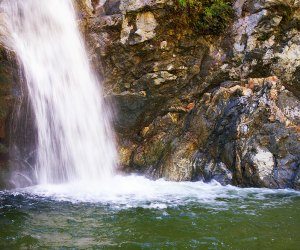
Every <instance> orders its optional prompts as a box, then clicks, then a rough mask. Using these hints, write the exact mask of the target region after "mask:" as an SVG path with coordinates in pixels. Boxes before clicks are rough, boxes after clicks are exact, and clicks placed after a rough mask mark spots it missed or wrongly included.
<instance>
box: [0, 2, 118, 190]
mask: <svg viewBox="0 0 300 250" xmlns="http://www.w3.org/2000/svg"><path fill="white" fill-rule="evenodd" d="M0 8H1V12H2V13H5V14H6V19H5V21H6V23H5V26H6V28H7V30H8V33H9V39H7V41H6V43H7V46H9V47H11V48H12V49H13V50H14V51H15V52H16V54H17V56H18V58H19V60H20V62H21V65H22V67H23V69H24V75H25V80H26V82H27V86H28V91H29V96H30V99H31V103H32V106H33V110H34V114H35V120H36V128H37V133H38V145H37V163H36V166H34V171H35V176H36V180H33V182H37V183H44V184H46V183H68V182H76V181H80V182H86V183H88V182H90V181H92V182H98V183H102V184H103V182H105V181H106V180H109V179H110V178H111V176H112V173H113V168H114V165H115V161H116V153H115V148H114V143H113V135H112V132H111V129H110V127H111V126H110V111H109V107H107V106H105V104H104V101H103V98H102V93H101V88H100V84H99V82H98V81H97V79H96V77H95V75H94V74H93V72H92V71H91V68H90V66H89V62H88V57H87V53H86V51H85V48H84V44H83V41H82V39H81V37H80V33H79V30H78V27H77V23H76V16H75V11H74V8H73V3H72V1H71V0H51V1H49V0H13V1H12V0H4V1H3V2H2V3H1V6H0Z"/></svg>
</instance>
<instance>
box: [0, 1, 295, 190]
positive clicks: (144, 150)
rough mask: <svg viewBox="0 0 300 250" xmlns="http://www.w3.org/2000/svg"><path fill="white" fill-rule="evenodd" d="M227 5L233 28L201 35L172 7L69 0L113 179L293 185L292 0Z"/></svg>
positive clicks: (167, 4) (163, 3)
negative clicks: (92, 75) (110, 142)
mask: <svg viewBox="0 0 300 250" xmlns="http://www.w3.org/2000/svg"><path fill="white" fill-rule="evenodd" d="M200 2H201V1H200ZM202 2H203V1H202ZM206 2H209V1H206ZM211 2H214V1H211ZM225 2H228V5H229V6H230V8H231V9H232V17H231V18H230V20H229V21H228V22H227V23H226V25H225V24H224V25H223V26H222V29H220V31H219V32H218V30H217V31H216V29H215V28H214V29H213V30H210V29H209V28H208V29H206V30H204V29H203V30H202V31H203V32H201V29H198V30H196V29H195V26H194V25H190V24H189V23H187V21H186V20H187V19H186V18H187V16H186V15H188V14H186V13H183V11H184V10H183V9H182V8H180V6H179V5H178V2H177V1H176V0H76V4H77V7H78V19H79V25H80V27H81V30H82V32H83V33H84V35H85V40H86V43H87V48H88V50H89V54H90V58H91V61H92V63H93V65H94V68H95V70H96V71H97V72H98V73H99V76H100V77H101V78H102V82H103V85H104V89H105V93H106V98H107V101H110V102H112V103H113V106H114V109H115V112H116V119H115V129H116V134H117V141H118V149H119V153H120V163H119V165H120V166H119V168H120V171H125V172H136V173H140V174H145V175H147V176H149V177H150V178H162V177H163V178H166V179H167V180H173V181H194V180H204V181H210V180H212V179H215V180H217V181H219V182H220V183H223V184H233V185H238V186H255V187H270V188H287V187H288V188H295V189H300V100H299V98H300V32H299V29H300V1H298V0H236V1H225ZM219 21H220V20H219ZM221 21H222V20H221ZM202 27H203V25H202ZM216 27H218V26H216ZM0 31H1V30H0ZM0 33H1V32H0ZM1 51H3V53H6V52H4V50H3V49H2V50H1ZM3 53H2V52H1V58H0V60H1V63H0V76H1V78H0V84H1V86H10V87H9V88H11V89H13V88H12V87H11V86H13V83H10V84H8V85H6V84H7V83H8V82H11V81H12V82H16V80H13V78H10V79H12V80H9V81H8V80H6V78H3V77H2V76H4V75H3V72H6V71H7V67H8V66H7V65H9V64H7V62H9V61H10V60H7V57H5V54H3ZM9 72H14V69H13V67H12V68H11V69H10V71H9ZM13 75H14V74H13ZM1 86H0V87H1ZM1 88H2V87H1ZM0 94H1V93H0ZM1 96H2V97H1V100H3V101H4V100H9V99H10V98H9V96H11V94H8V93H6V92H5V94H4V95H2V94H1ZM17 96H18V95H17ZM1 103H2V101H0V105H1ZM1 107H2V106H1ZM3 107H5V110H7V107H8V106H7V105H6V104H5V105H4V106H3ZM1 109H2V108H1ZM1 114H2V113H1ZM1 117H2V116H1ZM1 117H0V121H2V120H3V121H6V123H7V120H9V112H6V113H5V114H4V113H3V119H2V118H1ZM1 119H2V120H1ZM1 124H2V123H1ZM1 124H0V137H1V136H2V132H1V131H4V130H5V129H4V130H2V129H1V128H2V125H1ZM29 124H30V123H29ZM28 126H29V125H28ZM6 127H7V126H6ZM29 127H30V126H29ZM6 130H7V129H6ZM1 138H2V137H1ZM3 138H4V139H5V138H6V136H5V135H4V134H3ZM6 139H7V138H6ZM6 139H5V140H4V141H7V140H6ZM29 144H30V145H32V144H33V143H32V142H30V143H29ZM1 145H2V144H1ZM3 145H6V146H7V143H4V144H3ZM29 148H31V146H30V147H29ZM29 151H30V150H29ZM29 151H28V152H29ZM31 151H32V150H31ZM0 154H1V152H0ZM4 159H5V157H4ZM0 182H1V181H0Z"/></svg>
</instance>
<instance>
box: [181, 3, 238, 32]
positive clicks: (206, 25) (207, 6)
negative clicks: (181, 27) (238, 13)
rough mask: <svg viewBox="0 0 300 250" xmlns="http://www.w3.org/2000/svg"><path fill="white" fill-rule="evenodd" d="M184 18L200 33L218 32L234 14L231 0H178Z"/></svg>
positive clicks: (221, 30)
mask: <svg viewBox="0 0 300 250" xmlns="http://www.w3.org/2000/svg"><path fill="white" fill-rule="evenodd" d="M178 7H179V8H178V9H179V10H180V12H182V13H183V17H184V20H185V22H186V23H187V24H189V25H190V26H192V27H193V28H194V29H195V30H196V31H197V32H198V33H201V34H215V35H216V34H220V33H222V32H223V31H224V30H225V28H226V27H227V25H228V23H229V22H230V21H231V20H232V18H233V16H234V11H233V8H232V0H178Z"/></svg>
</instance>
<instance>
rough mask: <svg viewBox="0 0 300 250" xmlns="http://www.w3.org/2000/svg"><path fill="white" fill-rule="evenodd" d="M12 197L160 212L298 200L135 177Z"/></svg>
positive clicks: (269, 191)
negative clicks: (194, 205) (197, 206)
mask: <svg viewBox="0 0 300 250" xmlns="http://www.w3.org/2000/svg"><path fill="white" fill-rule="evenodd" d="M15 193H16V194H19V193H22V194H30V195H34V196H38V197H47V198H50V199H53V200H56V201H70V202H74V203H78V202H79V203H81V202H89V203H101V204H104V205H109V206H110V207H113V208H117V209H118V208H122V209H123V208H132V207H144V208H161V209H163V208H166V207H173V206H178V205H185V204H188V203H191V202H192V203H199V204H208V205H213V206H214V207H216V208H219V209H222V208H224V207H226V203H227V202H226V200H234V199H235V200H237V201H239V200H240V201H243V200H245V199H247V200H248V202H249V201H251V200H253V201H258V200H265V199H266V198H267V197H268V196H270V195H283V196H284V197H286V198H288V197H289V196H300V192H296V191H293V190H287V189H282V190H272V189H265V188H260V189H258V188H238V187H234V186H230V185H228V186H222V185H221V184H219V183H218V182H216V181H213V182H211V183H203V182H169V181H165V180H163V179H160V180H156V181H153V180H149V179H146V178H145V177H142V176H135V175H131V176H115V177H114V178H112V179H111V180H110V183H109V185H107V186H99V184H98V183H97V182H95V183H93V182H90V183H85V182H81V183H80V182H74V183H68V184H62V185H38V186H33V187H28V188H24V189H18V190H15ZM285 201H286V200H282V201H281V202H285ZM268 202H270V201H268ZM271 202H272V201H271ZM274 202H275V200H274ZM276 202H278V199H277V200H276ZM267 205H272V204H271V203H269V204H267Z"/></svg>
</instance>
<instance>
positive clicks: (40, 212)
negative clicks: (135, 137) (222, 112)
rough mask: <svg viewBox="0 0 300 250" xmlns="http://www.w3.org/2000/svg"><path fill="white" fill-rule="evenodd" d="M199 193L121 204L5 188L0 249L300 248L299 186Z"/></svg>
mask: <svg viewBox="0 0 300 250" xmlns="http://www.w3.org/2000/svg"><path fill="white" fill-rule="evenodd" d="M206 188H207V187H206ZM176 196H177V199H176ZM170 197H171V198H170ZM201 199H203V198H199V199H195V198H193V199H189V194H188V193H185V198H182V197H179V198H178V195H175V196H172V195H171V194H170V195H167V194H164V195H163V196H162V197H159V198H157V202H154V201H155V198H153V199H152V200H151V201H147V199H145V200H144V201H142V202H141V201H140V202H137V201H136V200H135V199H134V197H133V196H128V197H127V198H126V200H125V201H122V202H120V204H121V203H122V204H121V205H120V204H119V206H118V205H117V203H118V202H115V203H112V202H109V201H105V202H101V201H99V202H80V201H78V200H77V201H67V200H65V201H63V200H57V199H54V198H53V197H47V196H37V195H35V194H26V193H22V192H21V193H20V192H18V193H16V192H14V193H13V192H2V193H1V192H0V249H36V248H38V249H299V248H300V237H299V233H300V195H299V193H297V192H289V191H282V192H269V191H266V192H261V191H260V190H255V189H252V190H250V191H245V190H242V189H237V188H234V189H233V188H231V189H229V190H227V189H224V190H223V189H222V188H219V189H218V192H217V195H216V196H214V197H213V199H211V200H208V201H207V200H206V201H203V200H201ZM126 203H127V204H126ZM128 204H130V206H128Z"/></svg>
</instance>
